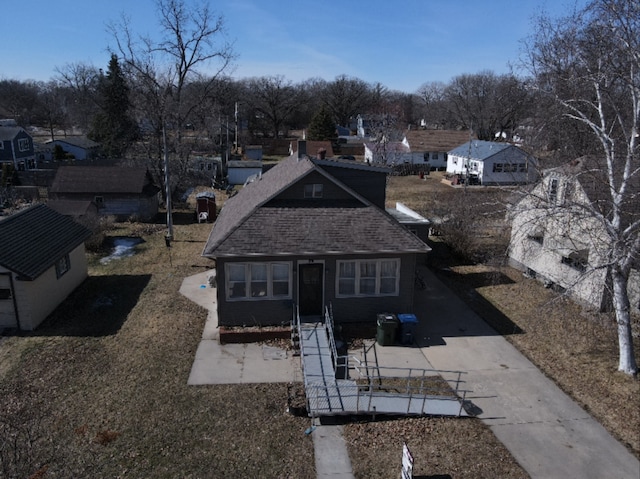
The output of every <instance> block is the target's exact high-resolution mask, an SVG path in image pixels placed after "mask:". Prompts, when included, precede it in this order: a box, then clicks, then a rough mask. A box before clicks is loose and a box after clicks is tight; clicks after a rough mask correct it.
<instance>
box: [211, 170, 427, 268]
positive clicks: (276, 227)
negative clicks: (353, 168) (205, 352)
mask: <svg viewBox="0 0 640 479" xmlns="http://www.w3.org/2000/svg"><path fill="white" fill-rule="evenodd" d="M320 164H322V162H321V161H319V162H316V161H314V160H311V159H309V158H303V159H300V160H298V159H297V158H295V157H290V158H288V159H287V160H285V161H282V162H280V163H279V164H278V165H276V166H275V167H273V168H272V169H271V170H269V171H268V172H266V173H265V174H264V175H263V176H262V178H261V179H260V180H259V181H256V182H254V183H250V184H248V185H247V186H245V187H244V188H243V189H242V190H241V191H240V192H239V193H238V194H237V195H236V196H234V197H231V198H230V199H229V200H227V202H226V204H225V206H224V208H223V209H222V211H221V212H220V216H219V217H218V220H217V221H216V224H215V225H214V227H213V230H212V231H211V234H210V236H209V240H208V241H207V244H206V245H205V248H204V251H203V253H202V255H203V256H207V257H222V256H246V255H258V256H261V255H262V256H268V255H308V254H363V253H386V252H389V253H398V252H426V251H429V247H428V246H427V245H425V244H424V243H423V242H422V241H420V240H419V239H418V238H417V237H416V236H415V235H413V234H412V233H410V232H409V231H408V230H407V229H405V228H404V227H402V226H401V225H400V224H399V223H398V222H397V221H396V220H395V219H393V218H392V217H391V216H390V215H389V214H388V213H386V212H385V211H383V210H382V209H380V208H378V207H376V206H374V205H372V204H371V203H370V202H368V201H367V200H366V199H364V198H362V197H361V196H359V195H358V194H357V193H355V192H354V191H353V190H350V189H349V188H348V187H347V186H345V185H344V184H342V183H340V182H339V181H338V180H336V179H335V178H333V176H331V175H330V174H328V173H327V172H326V171H325V170H323V169H322V167H321V166H320ZM312 171H317V172H320V173H321V174H323V175H325V176H326V177H327V178H329V179H330V180H331V181H333V182H335V183H336V184H337V185H339V186H340V187H341V188H343V189H345V190H347V191H349V192H350V193H351V195H352V197H353V200H352V201H348V202H343V201H340V202H335V203H332V202H328V201H323V202H322V203H321V204H318V205H312V206H310V205H309V203H308V202H307V203H304V205H303V204H302V203H300V202H296V201H286V200H282V201H281V200H278V201H271V200H273V199H274V198H275V197H276V196H277V194H278V193H279V192H281V191H283V190H284V189H286V188H287V187H289V186H290V185H292V184H293V183H295V182H297V181H298V180H300V179H302V178H303V177H304V176H306V175H307V174H309V173H311V172H312ZM383 171H384V170H383Z"/></svg>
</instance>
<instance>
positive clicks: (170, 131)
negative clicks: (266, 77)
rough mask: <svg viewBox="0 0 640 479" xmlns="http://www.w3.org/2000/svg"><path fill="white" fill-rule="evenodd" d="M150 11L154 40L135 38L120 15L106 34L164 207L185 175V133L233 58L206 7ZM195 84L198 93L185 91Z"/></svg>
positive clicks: (169, 2) (165, 4)
mask: <svg viewBox="0 0 640 479" xmlns="http://www.w3.org/2000/svg"><path fill="white" fill-rule="evenodd" d="M156 6H157V12H158V23H159V27H160V29H159V34H158V36H157V37H151V36H144V35H142V36H138V35H135V34H134V32H133V31H132V30H131V27H130V22H129V20H128V18H127V17H126V16H124V15H123V16H122V18H121V21H120V22H119V23H113V24H111V25H110V26H109V30H110V32H111V34H112V36H113V38H114V40H115V49H114V50H115V53H116V54H118V57H119V58H120V59H121V60H122V63H123V70H126V71H127V72H128V74H129V78H130V81H131V84H132V89H131V91H132V96H133V103H134V106H136V107H137V111H138V120H139V122H140V123H141V125H142V130H143V133H144V132H146V133H147V137H148V140H149V141H148V142H147V143H146V146H147V155H148V158H149V160H150V164H149V166H150V168H151V169H152V171H154V173H155V176H156V179H157V180H158V182H159V183H160V184H161V185H162V186H163V192H164V193H165V198H166V200H167V201H170V198H171V196H172V194H173V193H174V192H175V190H176V189H177V187H178V185H179V184H180V181H181V179H182V178H183V177H185V175H186V173H187V172H188V169H189V157H190V153H191V150H192V144H191V143H190V142H189V141H186V140H185V135H184V131H185V127H186V126H187V125H188V124H189V123H190V121H191V119H192V118H195V117H197V115H198V113H199V108H200V107H201V105H202V104H204V103H207V102H210V101H211V98H212V95H213V94H214V92H215V91H216V87H217V85H218V84H217V80H218V79H219V78H220V77H221V76H222V75H223V74H224V72H225V71H226V70H228V69H229V67H230V66H231V62H232V61H233V59H234V53H233V48H232V45H231V44H230V43H229V42H228V41H227V40H226V36H225V35H226V34H225V30H224V18H223V17H222V16H219V15H215V14H214V13H213V12H212V11H211V10H210V8H209V3H208V2H202V3H201V4H199V5H197V6H196V7H195V8H194V7H193V6H192V5H191V4H187V3H186V2H185V1H184V0H157V1H156ZM195 82H197V83H198V88H197V89H196V88H194V89H190V90H189V89H188V87H189V85H190V84H192V83H195ZM187 92H188V93H189V94H187ZM167 163H168V164H169V165H170V169H171V173H172V179H171V180H169V181H167V179H168V177H167V175H168V171H169V167H168V165H167ZM165 165H166V166H165Z"/></svg>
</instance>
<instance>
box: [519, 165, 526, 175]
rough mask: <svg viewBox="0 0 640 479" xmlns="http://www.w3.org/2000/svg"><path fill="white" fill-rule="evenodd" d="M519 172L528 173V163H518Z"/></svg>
mask: <svg viewBox="0 0 640 479" xmlns="http://www.w3.org/2000/svg"><path fill="white" fill-rule="evenodd" d="M518 171H519V172H520V173H526V172H527V164H526V163H518Z"/></svg>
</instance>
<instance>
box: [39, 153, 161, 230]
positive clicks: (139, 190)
mask: <svg viewBox="0 0 640 479" xmlns="http://www.w3.org/2000/svg"><path fill="white" fill-rule="evenodd" d="M159 191H160V189H159V188H158V187H157V186H155V185H154V184H153V181H152V179H151V175H150V174H149V173H148V171H147V170H146V169H144V168H126V167H119V166H61V167H60V168H58V171H57V172H56V176H55V178H54V180H53V184H52V185H51V187H50V188H49V199H50V200H53V201H56V202H59V201H62V200H64V201H65V202H66V207H67V208H69V202H78V203H82V205H86V203H87V202H93V203H94V204H95V205H96V207H97V209H98V214H100V215H102V216H111V215H113V216H115V217H116V218H117V219H118V220H120V221H123V220H127V219H129V218H131V217H135V218H138V219H139V220H141V221H150V220H152V219H154V218H155V216H156V215H157V214H158V192H159ZM83 207H84V206H83Z"/></svg>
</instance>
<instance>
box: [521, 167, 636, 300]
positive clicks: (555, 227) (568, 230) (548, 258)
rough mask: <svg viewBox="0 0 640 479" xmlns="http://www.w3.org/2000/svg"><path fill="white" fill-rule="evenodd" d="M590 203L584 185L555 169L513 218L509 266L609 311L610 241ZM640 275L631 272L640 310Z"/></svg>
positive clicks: (633, 295) (631, 289)
mask: <svg viewBox="0 0 640 479" xmlns="http://www.w3.org/2000/svg"><path fill="white" fill-rule="evenodd" d="M589 201H590V198H589V195H588V194H587V192H586V191H585V189H584V188H583V187H582V185H581V183H580V181H578V180H577V179H576V178H575V177H574V176H572V175H568V174H563V169H562V167H561V168H556V169H551V170H546V171H544V172H543V178H542V180H541V181H540V182H539V183H538V184H537V185H536V186H535V188H534V189H533V190H532V191H531V193H530V194H529V195H527V196H526V197H525V198H523V199H522V200H520V201H519V202H518V203H517V204H516V205H514V207H513V208H512V211H511V212H510V213H509V216H510V219H511V241H510V244H509V263H510V265H511V266H513V267H516V268H517V269H520V270H521V271H523V272H525V273H526V274H527V275H529V276H531V277H535V278H537V279H539V280H540V281H542V282H544V283H545V284H546V285H548V286H553V287H556V288H560V289H561V290H566V291H567V292H568V293H569V294H570V296H572V297H573V298H574V299H575V300H577V301H578V302H580V303H582V304H587V305H590V306H593V307H596V308H598V309H600V310H606V309H607V308H608V305H609V301H610V297H609V293H608V291H609V288H608V287H607V277H608V274H607V273H608V269H607V262H608V260H607V252H608V251H609V248H610V245H609V241H610V240H609V237H608V235H607V234H606V232H605V231H604V230H603V227H602V224H601V223H600V222H599V221H598V220H597V218H595V217H593V216H591V215H585V214H584V208H583V207H581V205H584V204H585V203H587V202H589ZM639 276H640V275H639V274H638V271H637V270H632V272H631V277H630V280H629V295H630V300H631V303H632V307H634V308H636V310H637V309H638V308H640V288H639V287H638V284H639V283H638V281H639V279H640V278H639Z"/></svg>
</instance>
